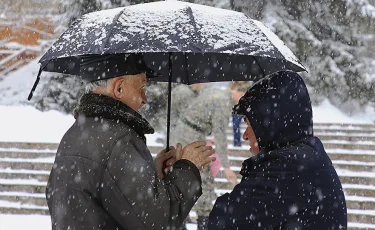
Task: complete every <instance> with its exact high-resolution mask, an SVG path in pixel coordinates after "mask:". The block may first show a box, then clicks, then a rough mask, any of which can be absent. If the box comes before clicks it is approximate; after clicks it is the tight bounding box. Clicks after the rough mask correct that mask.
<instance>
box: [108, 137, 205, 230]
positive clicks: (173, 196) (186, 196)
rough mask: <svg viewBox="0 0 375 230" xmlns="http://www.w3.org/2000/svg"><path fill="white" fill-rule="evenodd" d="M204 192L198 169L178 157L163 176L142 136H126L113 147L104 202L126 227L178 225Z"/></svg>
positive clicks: (168, 226)
mask: <svg viewBox="0 0 375 230" xmlns="http://www.w3.org/2000/svg"><path fill="white" fill-rule="evenodd" d="M201 194H202V190H201V178H200V174H199V171H198V169H197V168H196V167H195V165H194V164H192V163H191V162H190V161H187V160H180V161H177V162H176V163H175V165H174V169H173V171H172V173H169V174H168V175H167V176H165V178H164V179H163V180H159V179H158V177H157V176H156V171H155V167H154V162H153V159H152V157H151V155H150V153H149V151H148V149H147V147H146V145H145V144H144V143H143V142H142V141H141V140H138V139H126V138H124V139H122V140H119V141H117V143H116V144H115V146H114V147H113V149H112V153H111V156H110V158H109V160H108V162H107V167H106V169H105V170H104V172H103V178H102V186H101V202H102V205H103V207H104V209H105V210H106V211H107V212H108V213H109V215H110V216H112V217H113V218H114V219H115V220H116V221H117V222H118V223H119V225H121V226H122V227H123V228H124V229H176V228H178V227H179V226H181V224H182V222H183V221H184V219H185V218H186V217H187V215H188V214H189V211H190V210H191V208H192V207H193V205H194V204H195V202H196V201H197V199H198V198H199V196H200V195H201Z"/></svg>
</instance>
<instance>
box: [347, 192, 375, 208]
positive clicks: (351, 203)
mask: <svg viewBox="0 0 375 230" xmlns="http://www.w3.org/2000/svg"><path fill="white" fill-rule="evenodd" d="M345 200H346V205H347V208H349V209H360V210H375V197H366V196H348V195H347V196H345Z"/></svg>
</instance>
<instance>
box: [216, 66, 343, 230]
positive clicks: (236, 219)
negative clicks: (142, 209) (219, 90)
mask: <svg viewBox="0 0 375 230" xmlns="http://www.w3.org/2000/svg"><path fill="white" fill-rule="evenodd" d="M233 112H234V113H235V114H241V115H244V116H245V121H246V123H247V125H248V127H247V129H246V131H245V133H244V135H243V138H244V139H245V140H248V141H249V142H250V152H251V153H252V154H253V155H254V156H253V157H250V158H249V159H247V160H245V161H244V162H243V164H242V169H241V172H240V173H241V175H242V180H241V182H240V183H239V184H238V185H237V186H236V187H235V188H234V189H233V191H232V192H231V193H230V194H228V193H226V194H224V195H223V196H221V197H219V198H218V199H217V200H216V203H215V206H214V208H213V210H212V212H211V214H210V217H209V229H226V230H228V229H229V230H230V229H236V230H241V229H298V230H302V229H303V230H307V229H347V213H346V204H345V197H344V193H343V190H342V187H341V183H340V180H339V177H338V176H337V173H336V171H335V169H334V168H333V166H332V162H331V160H330V159H329V157H328V155H327V153H326V152H325V150H324V147H323V145H322V142H321V141H320V140H319V138H317V137H315V136H314V135H313V122H312V108H311V102H310V97H309V94H308V91H307V88H306V85H305V83H304V82H303V80H302V78H301V77H300V76H299V75H298V74H297V73H295V72H290V71H281V72H278V73H275V74H273V75H270V76H269V77H267V78H265V79H263V80H261V81H259V82H258V83H256V84H255V85H254V86H253V87H251V88H250V89H249V90H248V91H247V93H246V94H245V95H244V96H243V97H242V98H241V99H240V101H239V104H238V105H236V106H235V107H234V109H233Z"/></svg>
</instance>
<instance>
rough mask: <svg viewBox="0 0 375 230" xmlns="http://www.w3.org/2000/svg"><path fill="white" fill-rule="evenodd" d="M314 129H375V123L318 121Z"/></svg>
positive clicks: (241, 125) (230, 124)
mask: <svg viewBox="0 0 375 230" xmlns="http://www.w3.org/2000/svg"><path fill="white" fill-rule="evenodd" d="M246 126H247V125H246V123H245V122H241V124H240V127H241V128H246ZM228 127H229V128H232V122H231V121H229V122H228ZM314 129H323V130H330V129H343V130H366V129H370V130H375V124H342V123H318V122H314Z"/></svg>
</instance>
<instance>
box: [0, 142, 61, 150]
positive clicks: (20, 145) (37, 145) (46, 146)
mask: <svg viewBox="0 0 375 230" xmlns="http://www.w3.org/2000/svg"><path fill="white" fill-rule="evenodd" d="M58 146H59V143H42V142H40V143H39V142H38V143H31V142H0V148H17V149H28V150H30V149H32V150H34V149H43V150H48V149H49V150H51V149H52V150H54V149H57V147H58Z"/></svg>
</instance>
